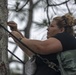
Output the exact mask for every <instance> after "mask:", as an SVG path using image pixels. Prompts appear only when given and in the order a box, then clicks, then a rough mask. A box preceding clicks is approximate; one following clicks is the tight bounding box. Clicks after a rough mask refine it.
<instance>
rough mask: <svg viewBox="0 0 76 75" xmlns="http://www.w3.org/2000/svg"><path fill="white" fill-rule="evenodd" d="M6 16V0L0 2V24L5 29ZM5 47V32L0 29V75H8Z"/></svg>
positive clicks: (6, 41) (6, 43) (6, 38)
mask: <svg viewBox="0 0 76 75" xmlns="http://www.w3.org/2000/svg"><path fill="white" fill-rule="evenodd" d="M7 16H8V15H7V0H0V24H1V25H3V26H4V27H5V28H6V27H7V24H6V22H7ZM7 45H8V37H7V32H6V31H5V30H4V29H3V28H1V27H0V75H9V72H8V69H9V68H8V54H7V51H6V50H7Z"/></svg>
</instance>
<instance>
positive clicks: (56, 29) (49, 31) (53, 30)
mask: <svg viewBox="0 0 76 75" xmlns="http://www.w3.org/2000/svg"><path fill="white" fill-rule="evenodd" d="M60 32H61V29H60V28H59V27H58V26H57V22H56V21H55V20H53V21H52V22H51V24H50V25H49V26H48V29H47V38H50V37H52V36H55V35H56V34H57V33H60Z"/></svg>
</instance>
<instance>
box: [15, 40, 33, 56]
mask: <svg viewBox="0 0 76 75" xmlns="http://www.w3.org/2000/svg"><path fill="white" fill-rule="evenodd" d="M14 41H15V42H16V44H17V45H18V46H19V47H20V48H21V49H22V50H23V51H24V52H25V53H26V54H27V55H28V56H29V57H30V56H31V55H33V53H32V52H31V51H30V50H29V49H27V48H26V47H25V46H23V45H22V44H21V43H20V42H19V41H17V40H14ZM20 41H21V40H20Z"/></svg>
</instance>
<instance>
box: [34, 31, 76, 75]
mask: <svg viewBox="0 0 76 75" xmlns="http://www.w3.org/2000/svg"><path fill="white" fill-rule="evenodd" d="M53 37H54V38H56V39H58V40H59V41H60V42H61V44H62V47H63V51H66V50H70V49H76V39H75V37H74V36H72V35H70V34H69V33H66V32H63V33H58V34H57V35H55V36H53ZM40 56H42V57H43V58H46V59H48V60H49V61H52V62H54V63H55V64H57V65H58V60H57V53H53V54H48V55H40ZM36 64H37V71H36V74H35V75H51V74H52V75H60V74H57V73H55V72H53V71H54V70H52V69H51V68H49V67H48V65H47V64H45V63H44V62H43V61H42V60H41V59H40V58H39V57H37V59H36Z"/></svg>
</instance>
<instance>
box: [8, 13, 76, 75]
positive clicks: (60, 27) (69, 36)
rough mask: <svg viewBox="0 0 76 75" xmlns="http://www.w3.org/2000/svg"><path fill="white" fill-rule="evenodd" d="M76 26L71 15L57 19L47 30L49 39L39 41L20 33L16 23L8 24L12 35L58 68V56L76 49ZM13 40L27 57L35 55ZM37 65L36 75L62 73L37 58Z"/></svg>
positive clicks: (58, 74)
mask: <svg viewBox="0 0 76 75" xmlns="http://www.w3.org/2000/svg"><path fill="white" fill-rule="evenodd" d="M75 24H76V20H75V19H74V17H73V16H72V15H70V14H65V15H63V16H58V17H55V18H54V19H53V21H52V22H51V24H50V25H49V27H48V29H47V31H48V32H47V38H48V39H47V40H45V41H39V40H30V39H27V38H26V37H24V36H23V35H22V34H21V33H20V32H19V31H18V29H17V25H16V23H14V22H8V26H10V28H11V30H12V32H11V33H12V34H13V35H14V36H16V37H17V38H18V39H20V40H21V41H22V42H23V43H24V44H26V45H27V46H28V47H30V48H31V49H32V50H33V51H34V52H35V53H38V54H39V55H40V56H41V57H42V58H44V59H47V60H49V61H50V62H53V63H54V64H55V65H57V66H58V65H59V64H58V60H57V54H58V53H59V52H61V51H66V50H70V49H76V39H75V36H74V32H73V26H74V25H75ZM11 37H12V36H11ZM12 38H13V39H14V41H15V42H16V43H17V44H18V45H19V46H20V48H21V49H22V50H23V51H24V52H25V53H26V54H27V55H29V56H30V55H32V54H33V53H32V52H30V51H29V50H28V49H25V47H24V46H23V45H21V44H20V43H19V42H18V41H17V40H16V39H15V38H14V37H12ZM36 64H37V70H36V72H35V74H34V75H60V72H59V71H57V70H56V68H52V67H49V66H48V65H47V64H45V63H44V62H43V61H42V60H41V59H40V58H39V57H36ZM55 67H56V66H55ZM57 69H58V68H57Z"/></svg>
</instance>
